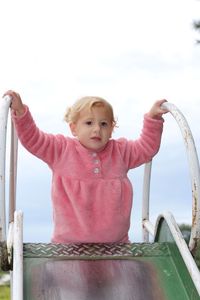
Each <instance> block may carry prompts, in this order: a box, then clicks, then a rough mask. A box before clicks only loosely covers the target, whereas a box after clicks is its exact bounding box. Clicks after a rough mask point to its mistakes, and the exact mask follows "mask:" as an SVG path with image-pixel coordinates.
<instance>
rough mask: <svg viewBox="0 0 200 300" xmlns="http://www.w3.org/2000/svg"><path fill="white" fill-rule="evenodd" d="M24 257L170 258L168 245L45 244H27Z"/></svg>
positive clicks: (24, 248)
mask: <svg viewBox="0 0 200 300" xmlns="http://www.w3.org/2000/svg"><path fill="white" fill-rule="evenodd" d="M23 251H24V254H23V255H24V257H41V258H56V257H57V258H65V259H98V258H99V259H105V258H113V259H114V258H118V259H120V258H122V259H123V258H128V257H145V256H168V255H169V249H168V246H167V244H166V243H152V244H149V243H133V244H122V243H121V244H51V243H49V244H44V243H34V244H33V243H26V244H24V246H23Z"/></svg>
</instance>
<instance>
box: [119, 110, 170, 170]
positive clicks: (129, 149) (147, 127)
mask: <svg viewBox="0 0 200 300" xmlns="http://www.w3.org/2000/svg"><path fill="white" fill-rule="evenodd" d="M163 123H164V119H152V118H150V117H148V116H147V115H145V116H144V122H143V129H142V132H141V135H140V137H139V138H138V139H136V140H130V141H127V140H123V142H122V145H123V146H122V145H121V146H122V147H121V150H120V151H121V155H122V156H123V160H124V163H125V164H126V167H127V169H132V168H135V167H138V166H140V165H142V164H144V163H147V162H149V161H150V160H151V159H152V158H153V157H154V156H155V155H156V154H157V152H158V151H159V148H160V143H161V136H162V131H163Z"/></svg>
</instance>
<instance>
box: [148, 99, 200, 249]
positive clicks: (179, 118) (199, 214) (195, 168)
mask: <svg viewBox="0 0 200 300" xmlns="http://www.w3.org/2000/svg"><path fill="white" fill-rule="evenodd" d="M162 106H163V108H165V109H167V110H169V112H170V113H171V114H172V116H173V117H174V118H175V120H176V122H177V123H178V125H179V128H180V130H181V133H182V136H183V140H184V143H185V147H186V152H187V157H188V164H189V170H190V177H191V186H192V192H191V194H192V229H191V236H190V242H189V248H190V251H193V250H195V247H196V243H197V240H198V239H200V169H199V160H198V155H197V151H196V147H195V143H194V138H193V136H192V132H191V130H190V127H189V125H188V123H187V121H186V119H185V117H184V115H183V114H182V113H181V112H180V110H179V109H178V108H177V107H176V106H175V105H174V104H171V103H168V102H166V103H164V104H163V105H162ZM151 164H152V162H149V163H148V164H146V165H145V172H144V182H143V210H142V220H143V238H144V241H148V240H149V233H151V234H154V226H153V225H152V223H151V222H150V220H149V195H150V177H151ZM180 205H181V204H180Z"/></svg>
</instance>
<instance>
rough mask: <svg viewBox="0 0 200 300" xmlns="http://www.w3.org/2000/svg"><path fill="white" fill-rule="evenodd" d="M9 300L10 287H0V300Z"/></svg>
mask: <svg viewBox="0 0 200 300" xmlns="http://www.w3.org/2000/svg"><path fill="white" fill-rule="evenodd" d="M9 299H10V287H9V286H6V285H4V286H0V300H9Z"/></svg>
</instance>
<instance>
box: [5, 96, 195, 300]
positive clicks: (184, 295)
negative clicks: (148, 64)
mask: <svg viewBox="0 0 200 300" xmlns="http://www.w3.org/2000/svg"><path fill="white" fill-rule="evenodd" d="M10 102H11V99H10V97H9V96H6V97H4V98H3V99H2V100H1V101H0V136H1V141H0V266H1V267H2V268H3V269H4V270H10V273H11V291H12V292H11V299H14V300H23V299H25V300H35V299H37V300H43V299H48V300H53V299H56V300H62V299H69V300H78V299H79V300H86V299H87V300H97V299H98V300H100V299H101V300H106V299H109V300H112V299H119V300H131V299H133V300H146V299H149V300H185V299H191V300H195V299H200V273H199V270H198V268H197V265H196V263H195V260H194V258H195V256H196V255H197V253H198V251H199V248H200V243H199V241H200V207H199V205H200V204H199V203H200V202H199V201H200V171H199V162H198V156H197V153H196V149H195V144H194V139H193V137H192V133H191V130H190V128H189V126H188V124H187V121H186V119H185V117H184V116H183V114H182V113H181V112H180V111H179V110H178V109H177V108H176V106H175V105H173V104H171V103H164V104H163V106H164V107H165V108H167V109H168V110H169V111H170V113H171V114H172V116H173V117H174V118H175V120H176V121H177V123H178V125H179V127H180V129H181V132H182V135H183V139H184V142H185V146H186V152H187V156H188V162H189V169H190V175H191V185H192V198H193V207H192V229H191V236H190V242H189V246H187V244H186V242H185V240H184V238H183V236H182V234H181V232H180V230H179V227H178V225H177V224H176V221H175V219H174V217H173V215H172V214H171V213H170V212H165V213H163V214H161V215H160V216H158V218H157V222H156V224H152V223H151V221H150V219H149V194H150V177H151V165H152V162H149V163H148V164H146V166H145V172H144V183H143V210H142V219H143V238H144V242H142V243H132V244H122V243H121V244H71V245H66V244H51V243H49V244H44V243H23V213H22V212H21V211H16V208H15V203H16V174H17V138H16V134H15V132H14V128H13V127H12V126H11V145H10V148H11V155H10V184H9V187H10V189H9V190H10V192H9V220H8V224H9V225H8V233H7V230H6V227H7V225H6V224H7V223H6V197H5V169H6V168H5V161H6V131H7V118H8V114H9V107H10ZM149 234H151V235H152V236H153V242H151V243H149Z"/></svg>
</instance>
